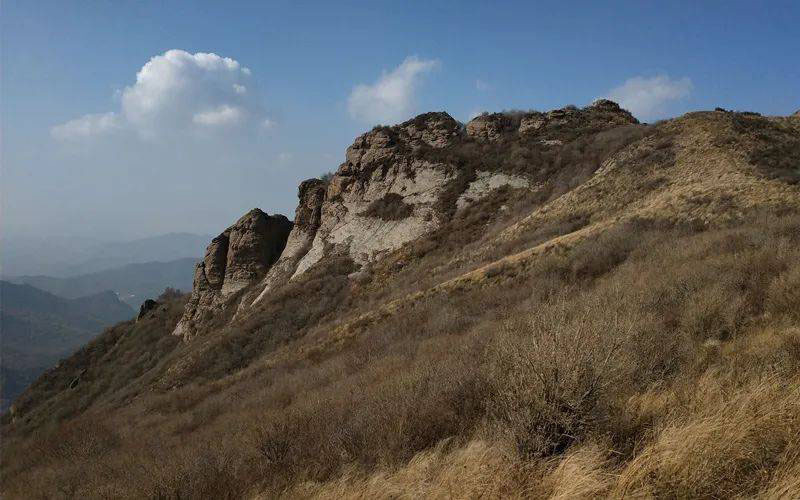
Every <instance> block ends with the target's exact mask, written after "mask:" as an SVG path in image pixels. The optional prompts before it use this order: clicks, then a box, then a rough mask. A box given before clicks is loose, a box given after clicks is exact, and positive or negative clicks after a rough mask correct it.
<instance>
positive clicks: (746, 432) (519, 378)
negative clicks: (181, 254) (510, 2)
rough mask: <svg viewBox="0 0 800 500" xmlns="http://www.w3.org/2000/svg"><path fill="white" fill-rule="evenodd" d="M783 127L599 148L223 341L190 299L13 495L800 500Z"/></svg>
mask: <svg viewBox="0 0 800 500" xmlns="http://www.w3.org/2000/svg"><path fill="white" fill-rule="evenodd" d="M738 120H754V121H755V123H750V122H749V121H748V122H747V123H746V125H747V126H746V128H744V129H742V125H741V123H739V122H738ZM765 123H767V124H766V125H765ZM769 123H773V122H772V121H769V120H767V119H764V118H758V117H751V116H745V117H741V116H740V115H736V114H730V113H721V112H715V113H697V114H690V115H687V116H685V117H682V118H680V119H676V120H674V121H670V122H667V123H664V124H659V125H656V126H654V127H653V128H651V129H648V130H647V131H646V133H641V132H642V130H641V129H636V130H635V134H634V135H635V137H634V138H633V140H632V141H629V140H627V139H620V140H619V141H618V142H616V144H618V145H619V146H618V149H615V148H617V146H615V147H614V148H611V151H610V152H609V151H606V150H605V149H604V148H600V149H599V151H606V152H604V153H602V154H600V155H599V156H598V153H597V151H598V149H595V148H592V147H588V146H587V147H588V149H587V150H586V151H591V154H590V155H589V157H590V158H591V161H589V164H591V165H596V166H589V167H587V168H588V171H589V172H591V173H590V174H587V175H586V177H585V179H583V180H582V181H581V182H580V183H578V184H577V185H574V186H568V187H566V188H565V191H564V192H563V193H562V192H559V191H558V189H556V188H557V186H554V185H550V186H545V187H544V188H543V189H545V191H546V194H547V195H546V196H538V197H537V196H535V195H534V196H531V195H525V194H523V193H520V192H515V191H509V190H506V191H500V192H497V193H495V195H494V196H493V197H491V198H488V199H486V200H484V201H483V202H481V203H482V204H481V205H479V206H477V207H475V208H474V209H468V210H465V211H462V212H455V213H454V215H453V218H452V220H451V221H450V223H449V224H448V225H446V226H445V227H443V228H442V230H441V231H439V232H437V233H434V234H432V235H430V236H429V237H428V238H426V239H423V240H420V241H417V242H414V243H412V244H409V245H407V246H406V247H404V248H402V249H400V250H398V251H397V252H395V253H393V254H392V255H389V256H388V257H386V258H385V259H383V260H382V261H381V262H379V263H377V264H376V265H374V266H372V267H371V268H369V269H367V270H365V271H364V272H362V273H360V277H359V278H358V279H353V278H351V277H348V275H349V274H350V273H351V272H352V271H353V267H352V262H350V261H349V260H347V259H333V260H331V261H329V262H325V263H321V264H320V266H318V267H317V268H316V269H313V270H312V271H311V272H310V273H307V275H306V276H304V277H303V279H301V280H299V281H297V282H295V283H292V284H290V285H288V286H286V287H284V288H282V289H280V290H276V291H275V293H274V295H273V296H272V297H271V298H270V299H269V300H268V301H266V302H265V303H264V304H262V305H261V306H260V309H259V310H258V311H256V312H255V313H254V314H252V315H251V316H249V317H244V318H242V319H241V320H240V321H237V322H234V323H233V324H230V325H227V326H225V327H224V328H223V329H221V330H219V331H217V332H213V334H211V335H207V336H206V337H205V340H204V341H203V342H198V343H189V344H177V343H172V342H173V341H172V340H171V338H170V337H169V335H168V332H169V331H171V327H172V326H174V324H175V322H176V321H177V316H178V315H179V314H180V305H181V302H180V300H183V299H180V300H177V301H175V302H173V303H171V304H170V306H169V307H167V308H165V310H164V311H161V312H160V314H156V315H153V316H152V317H151V318H149V319H148V320H146V321H144V322H139V323H138V324H122V325H118V326H117V327H115V328H114V329H111V330H110V331H109V332H107V333H106V334H105V335H103V336H102V337H101V338H100V339H98V341H97V342H96V343H95V344H92V345H90V346H88V347H87V348H86V349H85V350H84V352H82V353H81V354H79V355H78V356H76V357H74V358H71V359H70V360H68V361H66V362H65V363H64V364H62V367H61V368H59V369H58V370H54V371H53V372H52V373H50V374H48V375H47V376H45V377H43V378H42V379H41V380H40V381H39V382H37V384H36V385H34V387H33V388H32V389H31V390H30V391H29V392H28V393H27V394H26V395H25V396H24V397H23V399H22V400H20V402H19V405H20V407H19V409H18V413H17V415H16V421H15V422H13V423H11V422H10V421H6V422H5V425H4V427H3V433H4V446H3V453H2V470H3V477H2V488H3V494H4V496H5V497H7V498H52V497H82V498H108V497H114V498H142V497H158V498H241V497H253V498H276V497H285V498H297V497H316V498H334V497H335V498H420V497H429V498H473V497H490V498H495V497H510V498H563V499H567V498H597V497H608V498H621V497H627V498H630V497H633V498H652V497H656V498H662V497H669V498H695V497H699V498H730V497H743V498H744V497H747V498H749V497H762V498H793V497H797V496H798V495H800V482H799V481H798V479H797V478H798V475H800V452H799V451H798V450H800V448H798V444H800V443H798V437H797V436H800V312H798V311H800V292H798V290H800V187H798V186H797V185H796V184H794V183H793V181H792V179H791V176H789V177H787V176H786V175H785V173H786V171H787V168H788V167H786V164H785V163H782V162H779V163H778V164H776V163H774V162H772V161H771V160H770V161H766V160H765V161H764V162H762V163H760V164H759V163H755V162H756V160H757V159H758V158H761V156H764V155H766V156H767V157H771V155H772V153H770V151H769V150H768V151H767V153H758V152H759V151H762V150H763V149H764V145H765V144H769V143H770V141H771V142H775V141H778V142H779V143H780V144H783V143H782V142H780V141H783V138H788V139H786V140H787V141H789V142H791V140H793V139H792V137H795V136H796V135H792V134H797V133H798V129H797V128H792V127H794V126H795V125H794V124H793V122H791V121H788V122H786V123H784V122H783V121H780V120H777V121H774V123H777V124H778V127H779V130H777V131H776V129H775V128H774V127H772V126H771V125H769ZM787 123H788V125H787ZM763 129H766V131H764V130H763ZM791 130H794V132H791ZM623 136H624V137H630V132H625V133H624V134H623ZM601 142H602V143H603V144H605V140H603V141H601ZM787 144H788V143H787ZM781 147H783V146H781ZM789 150H790V151H795V149H794V146H791V144H790V145H789ZM570 154H572V153H570ZM759 155H761V156H759ZM598 161H599V164H598V163H597V162H598ZM578 163H581V162H578ZM581 164H582V163H581ZM570 165H571V166H570ZM574 165H575V163H574V162H573V163H571V164H569V165H566V164H565V165H561V167H559V168H566V169H567V170H569V169H570V168H572V166H574ZM776 165H777V166H776ZM504 168H505V167H504ZM765 169H766V170H765ZM770 169H773V170H770ZM775 169H777V171H779V174H780V175H772V172H773V171H774V170H775ZM558 171H559V170H558V168H557V169H556V170H555V172H554V173H553V175H556V176H557V175H558ZM574 171H575V172H578V171H582V170H580V169H578V170H574ZM553 193H556V194H555V195H554V196H553V197H552V198H551V194H553ZM500 207H506V208H505V209H503V210H500ZM76 373H81V374H82V375H81V376H80V381H79V383H78V384H77V385H76V386H75V387H74V388H72V389H66V387H68V386H69V384H70V381H71V380H72V379H73V378H74V377H75V374H76ZM58 412H62V413H61V414H59V415H56V413H58Z"/></svg>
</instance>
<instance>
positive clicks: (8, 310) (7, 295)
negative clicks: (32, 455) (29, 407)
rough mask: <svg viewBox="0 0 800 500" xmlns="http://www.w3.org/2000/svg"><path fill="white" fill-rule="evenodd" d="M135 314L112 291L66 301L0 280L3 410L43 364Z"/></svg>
mask: <svg viewBox="0 0 800 500" xmlns="http://www.w3.org/2000/svg"><path fill="white" fill-rule="evenodd" d="M133 314H134V313H133V309H131V308H130V307H129V306H127V305H126V304H124V303H122V302H120V301H119V299H118V298H117V296H116V295H115V294H114V293H113V292H101V293H98V294H95V295H91V296H86V297H81V298H78V299H74V300H66V299H63V298H61V297H56V296H55V295H52V294H50V293H47V292H45V291H42V290H39V289H37V288H34V287H32V286H29V285H16V284H13V283H8V282H6V281H0V330H1V331H0V333H1V336H0V343H2V377H3V378H2V393H3V396H2V398H3V405H2V409H3V410H5V409H6V408H7V407H8V404H10V401H11V400H13V399H14V398H16V397H17V396H18V395H19V394H20V393H21V392H22V391H23V390H24V388H25V387H26V386H27V385H28V384H30V383H31V382H33V381H34V380H35V379H36V378H37V377H38V376H39V375H40V374H41V373H42V372H43V371H44V370H45V369H47V368H49V367H51V366H53V365H55V364H56V362H57V361H58V360H59V359H61V358H65V357H67V356H69V355H70V354H72V353H73V352H74V351H75V350H76V349H77V348H78V347H80V346H82V345H83V344H85V343H86V342H88V341H89V340H91V339H92V338H93V337H94V336H96V335H97V334H98V333H100V332H101V331H102V329H103V328H105V327H107V326H109V325H113V324H115V323H118V322H119V321H123V320H126V319H128V318H130V317H132V316H133Z"/></svg>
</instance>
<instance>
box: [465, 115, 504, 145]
mask: <svg viewBox="0 0 800 500" xmlns="http://www.w3.org/2000/svg"><path fill="white" fill-rule="evenodd" d="M513 126H514V125H513V120H512V118H511V117H510V116H509V115H508V114H506V113H491V114H489V113H484V114H482V115H479V116H477V117H475V118H473V119H472V120H470V122H469V123H467V127H466V129H467V135H469V136H470V137H473V138H475V139H483V140H487V141H496V140H497V139H499V138H500V136H501V135H502V134H503V132H505V131H507V130H511V129H512V128H513Z"/></svg>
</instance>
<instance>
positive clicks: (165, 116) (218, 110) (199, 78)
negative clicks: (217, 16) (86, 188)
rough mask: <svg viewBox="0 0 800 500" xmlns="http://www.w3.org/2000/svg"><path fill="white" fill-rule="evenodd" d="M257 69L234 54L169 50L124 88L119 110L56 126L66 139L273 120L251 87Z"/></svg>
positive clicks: (251, 124)
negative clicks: (112, 131)
mask: <svg viewBox="0 0 800 500" xmlns="http://www.w3.org/2000/svg"><path fill="white" fill-rule="evenodd" d="M250 75H251V72H250V70H249V69H248V68H245V67H243V66H241V65H240V64H239V62H238V61H236V60H234V59H231V58H229V57H221V56H218V55H217V54H211V53H203V52H198V53H196V54H190V53H189V52H186V51H183V50H169V51H167V52H165V53H163V54H160V55H157V56H155V57H153V58H152V59H150V60H149V61H148V62H147V63H146V64H145V65H144V66H143V67H142V68H141V69H140V70H139V72H138V73H137V74H136V83H134V84H133V85H131V86H128V87H126V88H125V89H124V90H122V92H121V94H120V102H121V109H120V111H119V112H111V113H105V114H102V115H86V116H84V117H82V118H78V119H75V120H71V121H69V122H67V123H64V124H62V125H57V126H56V127H53V129H52V135H53V137H55V138H57V139H61V140H70V139H77V138H88V137H92V136H97V135H100V134H102V133H104V132H106V131H107V130H109V129H112V128H117V129H124V130H127V131H129V132H134V133H136V134H138V135H139V136H141V137H143V138H147V139H158V138H161V137H164V136H167V135H173V134H180V133H192V132H199V131H203V133H205V134H207V133H208V132H209V131H214V130H224V129H230V128H235V127H253V128H256V127H257V126H258V125H259V124H261V123H264V122H265V120H267V117H266V114H265V112H264V108H263V106H262V105H261V104H260V103H259V102H258V101H257V100H256V99H255V97H254V96H253V95H252V94H253V93H252V92H249V91H248V86H246V85H245V83H248V84H250V83H252V82H250V80H251V78H250Z"/></svg>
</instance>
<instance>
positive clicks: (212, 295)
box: [173, 208, 292, 338]
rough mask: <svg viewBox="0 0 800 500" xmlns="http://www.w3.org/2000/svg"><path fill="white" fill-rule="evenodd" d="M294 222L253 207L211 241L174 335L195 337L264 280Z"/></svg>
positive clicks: (196, 273) (284, 243) (199, 265)
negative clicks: (240, 295) (239, 294)
mask: <svg viewBox="0 0 800 500" xmlns="http://www.w3.org/2000/svg"><path fill="white" fill-rule="evenodd" d="M291 229H292V223H291V222H290V221H289V220H288V219H287V218H286V217H284V216H283V215H272V216H270V215H267V214H266V213H264V212H262V211H261V210H259V209H257V208H256V209H253V210H251V211H250V212H248V213H246V214H245V215H244V216H242V217H241V218H240V219H239V220H238V221H236V223H235V224H234V225H232V226H231V227H229V228H228V229H226V230H225V231H224V232H223V233H222V234H220V235H219V236H217V237H216V238H214V239H213V240H212V241H211V244H209V245H208V248H207V249H206V255H205V257H204V258H203V260H202V261H201V262H200V263H198V264H197V266H196V267H195V273H194V284H193V286H192V296H191V298H190V299H189V302H188V303H187V305H186V309H185V310H184V313H183V317H182V318H181V320H180V322H179V323H178V325H177V327H176V328H175V331H174V332H173V334H175V335H182V336H183V337H184V338H190V337H193V336H194V335H195V334H196V333H197V330H198V329H199V328H201V327H202V326H203V325H204V324H205V323H208V322H209V321H210V320H211V319H212V318H213V317H214V316H215V315H216V314H219V313H221V312H224V310H225V309H226V308H227V307H228V306H229V305H230V304H231V302H232V301H233V297H234V296H235V295H236V292H238V291H240V290H242V289H244V288H246V287H247V286H249V285H250V284H252V283H255V282H256V281H258V280H260V279H262V278H263V277H264V275H265V274H266V273H267V271H269V269H270V268H271V267H272V265H273V264H274V263H275V262H276V261H277V260H278V258H279V257H280V256H281V253H282V252H283V250H284V247H285V246H286V241H287V238H288V236H289V232H290V231H291Z"/></svg>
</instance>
